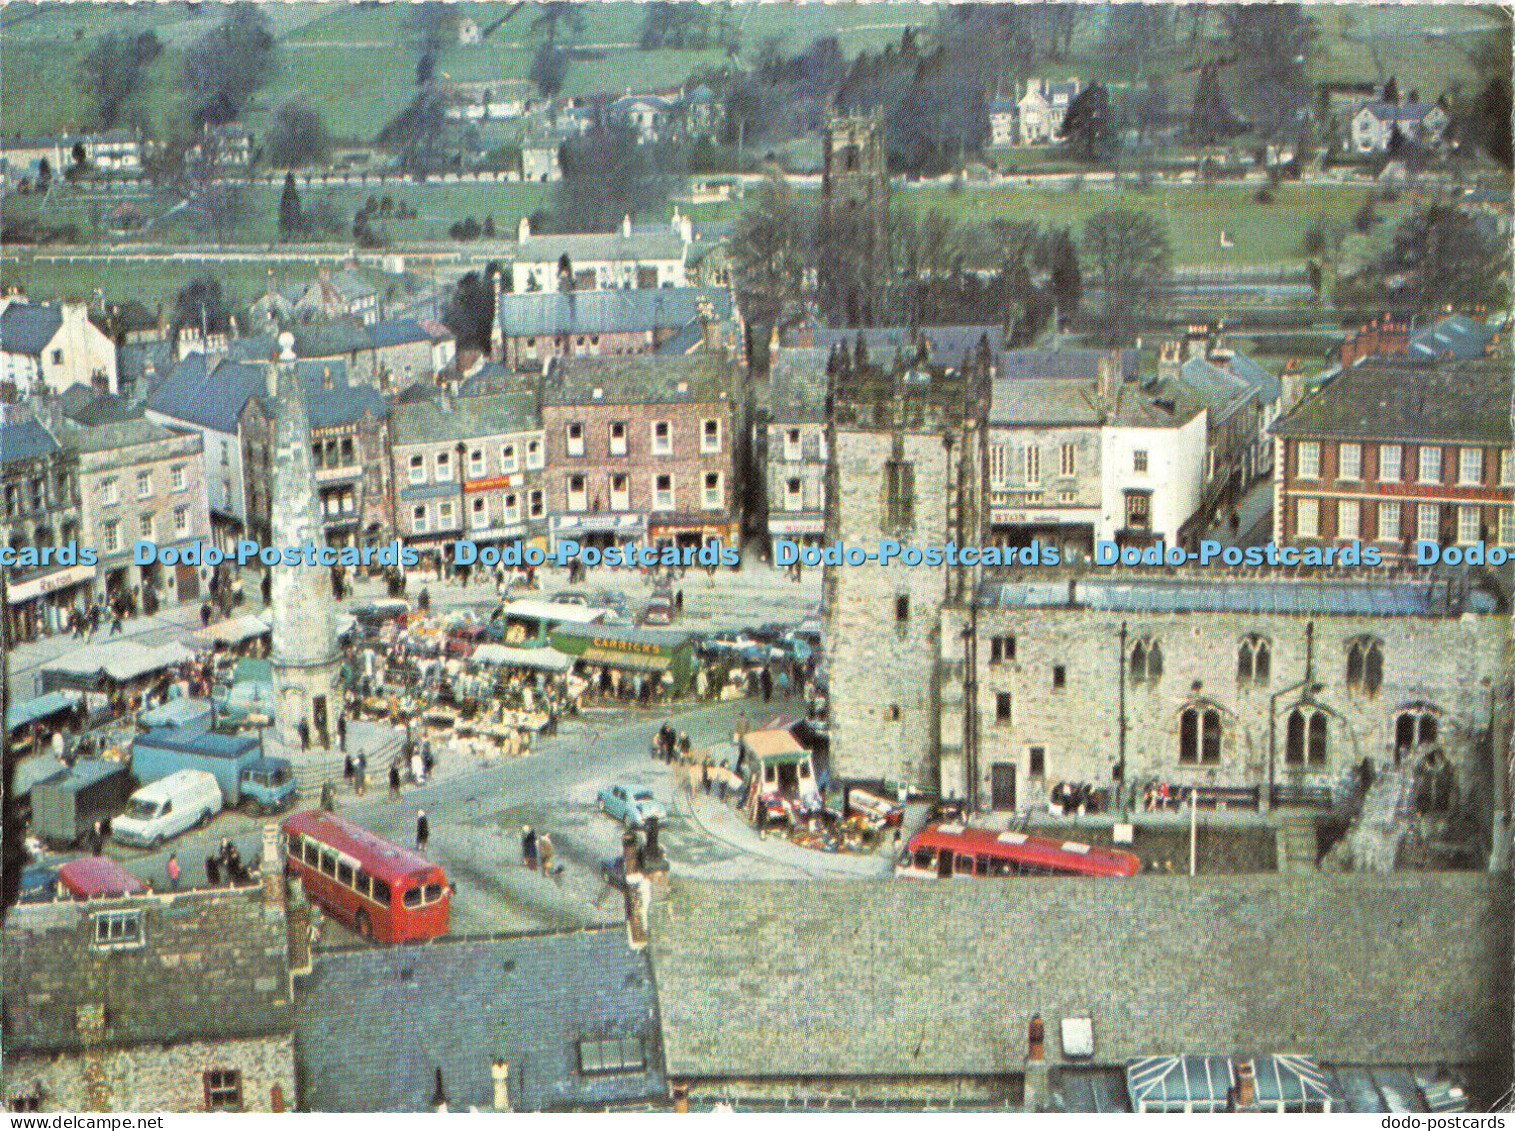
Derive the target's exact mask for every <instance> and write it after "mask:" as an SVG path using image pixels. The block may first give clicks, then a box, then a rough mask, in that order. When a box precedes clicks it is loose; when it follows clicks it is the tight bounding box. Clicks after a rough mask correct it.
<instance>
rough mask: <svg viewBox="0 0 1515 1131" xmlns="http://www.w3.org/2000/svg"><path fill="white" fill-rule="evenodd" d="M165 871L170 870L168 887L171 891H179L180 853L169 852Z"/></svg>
mask: <svg viewBox="0 0 1515 1131" xmlns="http://www.w3.org/2000/svg"><path fill="white" fill-rule="evenodd" d="M165 871H167V872H168V889H169V891H178V890H179V854H178V853H177V852H170V853H169V854H168V867H167V868H166V869H165Z"/></svg>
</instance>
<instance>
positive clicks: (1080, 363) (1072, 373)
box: [994, 349, 1141, 381]
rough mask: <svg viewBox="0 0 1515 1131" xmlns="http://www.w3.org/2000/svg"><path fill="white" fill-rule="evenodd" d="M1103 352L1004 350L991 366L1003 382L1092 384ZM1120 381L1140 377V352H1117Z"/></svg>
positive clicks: (1096, 375)
mask: <svg viewBox="0 0 1515 1131" xmlns="http://www.w3.org/2000/svg"><path fill="white" fill-rule="evenodd" d="M1106 352H1107V351H1105V350H1082V349H1071V350H1061V349H1059V350H1049V349H1019V350H1005V351H1004V352H1003V353H1001V354H1000V355H999V357H998V359H997V360H996V362H995V366H994V375H995V377H997V378H1002V379H1004V380H1021V379H1023V378H1027V377H1059V378H1064V379H1067V380H1078V381H1093V380H1094V379H1095V378H1097V377H1098V376H1099V360H1100V358H1102V357H1104V356H1105V354H1106ZM1120 355H1121V356H1120V362H1121V364H1120V372H1121V380H1122V381H1135V380H1136V379H1137V377H1138V376H1140V374H1141V351H1140V350H1134V349H1124V350H1121V351H1120Z"/></svg>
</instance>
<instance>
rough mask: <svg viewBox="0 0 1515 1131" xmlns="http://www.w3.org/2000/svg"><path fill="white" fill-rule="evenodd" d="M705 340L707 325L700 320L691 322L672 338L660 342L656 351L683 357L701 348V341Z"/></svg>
mask: <svg viewBox="0 0 1515 1131" xmlns="http://www.w3.org/2000/svg"><path fill="white" fill-rule="evenodd" d="M704 340H705V327H704V326H702V325H701V324H700V323H698V322H691V323H689V325H687V326H685V327H684V328H683V329H682V330H680V331H679V332H678V333H677V334H675V335H673V337H671V338H667V339H665V340H663V341H661V342H659V343H658V348H657V349H656V350H655V351H654V352H655V353H660V354H668V355H671V356H674V357H681V356H683V355H684V354H688V353H693V352H694V351H695V350H697V349H699V348H700V343H701V342H703V341H704Z"/></svg>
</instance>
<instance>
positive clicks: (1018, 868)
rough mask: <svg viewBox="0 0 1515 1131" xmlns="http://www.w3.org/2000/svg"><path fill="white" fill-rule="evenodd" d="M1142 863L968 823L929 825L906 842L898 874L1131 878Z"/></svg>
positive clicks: (1091, 848) (1088, 847)
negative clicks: (968, 824)
mask: <svg viewBox="0 0 1515 1131" xmlns="http://www.w3.org/2000/svg"><path fill="white" fill-rule="evenodd" d="M1139 871H1141V861H1140V860H1138V859H1137V858H1136V856H1135V855H1133V854H1132V853H1130V852H1123V851H1121V850H1120V849H1115V848H1099V847H1096V846H1095V845H1090V844H1082V843H1080V842H1078V841H1073V840H1055V839H1053V838H1052V837H1045V836H1037V835H1036V834H1034V833H1020V832H1004V833H1001V832H995V831H994V830H993V829H975V828H971V827H969V826H967V825H956V824H933V825H927V826H926V827H925V828H924V829H922V830H921V831H920V832H918V833H916V834H915V835H914V836H913V837H911V838H910V843H909V844H908V845H907V846H906V848H905V853H904V855H903V856H902V857H901V858H900V861H899V864H898V865H897V866H896V867H895V869H894V874H895V875H897V876H915V877H927V878H932V879H946V878H948V877H949V876H954V875H957V876H1134V875H1136V873H1137V872H1139Z"/></svg>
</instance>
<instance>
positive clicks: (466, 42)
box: [458, 16, 484, 47]
mask: <svg viewBox="0 0 1515 1131" xmlns="http://www.w3.org/2000/svg"><path fill="white" fill-rule="evenodd" d="M483 40H484V35H483V33H482V32H481V31H480V30H479V25H478V22H477V21H475V20H473V19H472V18H470V17H468V16H459V17H458V44H459V46H462V47H472V46H474V45H475V44H478V43H482V42H483Z"/></svg>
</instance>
